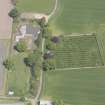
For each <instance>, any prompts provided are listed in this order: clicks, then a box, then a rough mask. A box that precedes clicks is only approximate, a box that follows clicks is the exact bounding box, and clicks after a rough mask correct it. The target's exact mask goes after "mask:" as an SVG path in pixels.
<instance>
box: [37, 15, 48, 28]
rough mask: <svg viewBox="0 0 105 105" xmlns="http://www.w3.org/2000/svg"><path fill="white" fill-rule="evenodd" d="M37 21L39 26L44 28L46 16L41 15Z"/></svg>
mask: <svg viewBox="0 0 105 105" xmlns="http://www.w3.org/2000/svg"><path fill="white" fill-rule="evenodd" d="M37 23H38V24H39V25H40V27H41V28H44V27H45V26H46V25H47V24H46V18H45V17H43V18H41V19H38V20H37Z"/></svg>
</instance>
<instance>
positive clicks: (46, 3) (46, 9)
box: [17, 0, 55, 13]
mask: <svg viewBox="0 0 105 105" xmlns="http://www.w3.org/2000/svg"><path fill="white" fill-rule="evenodd" d="M54 3H55V0H18V1H17V8H18V10H19V11H21V12H37V13H50V12H51V10H52V9H53V7H54Z"/></svg>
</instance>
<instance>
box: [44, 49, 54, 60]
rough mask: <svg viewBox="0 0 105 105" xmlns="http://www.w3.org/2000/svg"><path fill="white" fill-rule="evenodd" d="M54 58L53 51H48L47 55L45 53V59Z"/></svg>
mask: <svg viewBox="0 0 105 105" xmlns="http://www.w3.org/2000/svg"><path fill="white" fill-rule="evenodd" d="M53 57H54V54H53V52H51V51H47V52H46V53H44V59H51V58H53Z"/></svg>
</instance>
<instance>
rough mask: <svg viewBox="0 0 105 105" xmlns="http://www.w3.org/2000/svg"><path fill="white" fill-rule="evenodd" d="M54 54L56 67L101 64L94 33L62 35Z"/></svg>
mask: <svg viewBox="0 0 105 105" xmlns="http://www.w3.org/2000/svg"><path fill="white" fill-rule="evenodd" d="M55 55H56V56H55V59H56V67H57V68H68V67H87V66H102V65H103V62H102V59H101V55H100V51H99V49H98V46H97V42H96V38H95V36H94V35H92V36H73V37H63V38H62V40H61V42H60V43H59V45H58V46H57V49H56V51H55Z"/></svg>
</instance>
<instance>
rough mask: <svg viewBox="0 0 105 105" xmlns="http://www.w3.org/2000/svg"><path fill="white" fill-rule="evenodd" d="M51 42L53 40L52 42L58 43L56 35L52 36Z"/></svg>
mask: <svg viewBox="0 0 105 105" xmlns="http://www.w3.org/2000/svg"><path fill="white" fill-rule="evenodd" d="M51 40H52V42H54V43H56V44H57V43H59V41H60V38H59V37H58V36H54V37H52V39H51Z"/></svg>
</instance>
